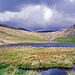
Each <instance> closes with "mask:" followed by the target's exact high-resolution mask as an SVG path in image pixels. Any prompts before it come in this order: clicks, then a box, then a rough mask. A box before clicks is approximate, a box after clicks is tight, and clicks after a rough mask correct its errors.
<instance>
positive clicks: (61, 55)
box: [0, 47, 75, 68]
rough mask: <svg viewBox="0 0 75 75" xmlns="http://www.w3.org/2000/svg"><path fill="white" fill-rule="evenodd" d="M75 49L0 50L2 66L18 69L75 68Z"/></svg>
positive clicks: (10, 48) (14, 48) (21, 48)
mask: <svg viewBox="0 0 75 75" xmlns="http://www.w3.org/2000/svg"><path fill="white" fill-rule="evenodd" d="M74 63H75V48H62V47H60V48H55V47H54V48H53V47H51V48H34V47H33V48H32V47H9V48H3V49H0V64H5V65H7V64H11V65H16V66H17V67H18V68H48V67H66V68H70V67H73V64H74Z"/></svg>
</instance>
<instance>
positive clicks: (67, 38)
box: [42, 24, 75, 43]
mask: <svg viewBox="0 0 75 75" xmlns="http://www.w3.org/2000/svg"><path fill="white" fill-rule="evenodd" d="M42 37H43V38H45V39H47V40H48V41H51V42H62V43H75V24H74V25H73V26H71V27H69V28H66V29H61V30H59V31H56V32H49V33H43V34H42Z"/></svg>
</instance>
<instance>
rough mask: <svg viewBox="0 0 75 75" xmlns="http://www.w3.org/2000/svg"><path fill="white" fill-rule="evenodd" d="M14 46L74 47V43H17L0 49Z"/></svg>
mask: <svg viewBox="0 0 75 75" xmlns="http://www.w3.org/2000/svg"><path fill="white" fill-rule="evenodd" d="M14 46H32V47H75V43H18V44H8V45H3V46H0V47H14Z"/></svg>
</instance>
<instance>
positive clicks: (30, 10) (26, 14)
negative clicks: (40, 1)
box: [0, 5, 53, 26]
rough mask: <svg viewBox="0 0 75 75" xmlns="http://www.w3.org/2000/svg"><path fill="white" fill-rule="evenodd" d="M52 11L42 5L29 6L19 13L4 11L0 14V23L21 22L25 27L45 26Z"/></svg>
mask: <svg viewBox="0 0 75 75" xmlns="http://www.w3.org/2000/svg"><path fill="white" fill-rule="evenodd" d="M52 13H53V11H52V10H51V9H50V8H48V7H47V6H44V5H29V6H25V7H23V8H21V11H20V12H11V11H5V12H4V13H0V22H8V21H14V22H19V23H21V22H23V23H25V24H27V25H43V26H44V25H45V24H46V23H48V22H50V18H51V17H52Z"/></svg>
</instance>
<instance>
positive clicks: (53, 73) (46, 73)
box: [21, 64, 75, 75]
mask: <svg viewBox="0 0 75 75" xmlns="http://www.w3.org/2000/svg"><path fill="white" fill-rule="evenodd" d="M34 71H37V72H38V73H41V75H67V72H72V71H74V72H75V64H74V67H73V68H72V69H59V68H50V69H47V70H45V69H42V70H40V69H39V70H34ZM25 72H26V70H22V71H21V74H23V73H25Z"/></svg>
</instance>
